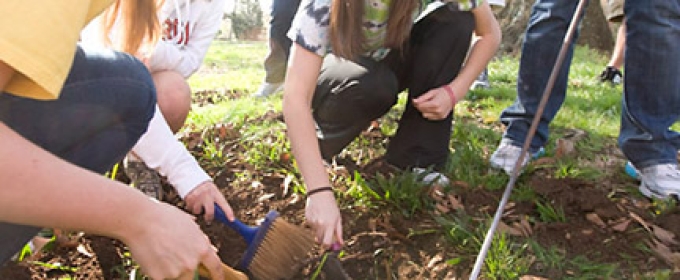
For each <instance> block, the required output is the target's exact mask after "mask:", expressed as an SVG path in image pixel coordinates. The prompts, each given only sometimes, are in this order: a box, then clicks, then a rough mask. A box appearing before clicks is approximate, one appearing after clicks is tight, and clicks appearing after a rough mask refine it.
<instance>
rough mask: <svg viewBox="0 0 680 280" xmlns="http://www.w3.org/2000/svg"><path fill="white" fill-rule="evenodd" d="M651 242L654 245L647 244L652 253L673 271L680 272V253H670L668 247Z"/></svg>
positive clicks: (655, 241) (657, 242)
mask: <svg viewBox="0 0 680 280" xmlns="http://www.w3.org/2000/svg"><path fill="white" fill-rule="evenodd" d="M652 241H653V242H654V244H649V246H650V247H651V248H652V251H654V252H655V253H657V254H658V255H659V256H660V257H661V258H662V259H663V260H664V261H665V262H666V263H667V264H668V265H669V266H672V267H673V269H674V270H675V271H678V270H680V253H678V252H673V251H671V249H670V248H668V246H666V245H664V244H662V243H661V242H659V241H657V240H652Z"/></svg>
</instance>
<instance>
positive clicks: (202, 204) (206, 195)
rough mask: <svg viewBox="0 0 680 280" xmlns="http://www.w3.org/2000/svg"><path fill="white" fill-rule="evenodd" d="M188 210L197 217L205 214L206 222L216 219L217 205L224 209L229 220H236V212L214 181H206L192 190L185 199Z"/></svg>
mask: <svg viewBox="0 0 680 280" xmlns="http://www.w3.org/2000/svg"><path fill="white" fill-rule="evenodd" d="M184 202H186V208H187V210H189V211H190V212H191V213H194V214H195V215H200V214H201V213H204V215H203V218H204V219H205V221H206V222H211V221H212V220H213V218H214V217H215V203H217V205H219V206H220V208H222V210H223V211H224V214H226V215H227V219H229V220H230V221H233V220H234V211H233V210H232V209H231V206H230V205H229V203H228V202H227V200H226V199H225V198H224V195H222V193H221V192H220V190H219V189H218V188H217V186H216V185H215V183H214V182H213V181H205V182H203V183H201V184H200V185H198V186H197V187H196V188H194V189H193V190H191V191H190V192H189V193H188V194H187V196H186V197H185V198H184Z"/></svg>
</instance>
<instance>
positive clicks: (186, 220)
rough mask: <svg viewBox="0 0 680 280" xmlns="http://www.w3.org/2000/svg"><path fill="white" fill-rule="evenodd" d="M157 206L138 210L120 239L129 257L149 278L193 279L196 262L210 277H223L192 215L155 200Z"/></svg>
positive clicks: (209, 246)
mask: <svg viewBox="0 0 680 280" xmlns="http://www.w3.org/2000/svg"><path fill="white" fill-rule="evenodd" d="M156 203H157V207H152V210H151V211H149V212H147V213H140V214H139V217H138V218H137V219H135V220H136V221H141V223H143V224H139V223H135V222H134V221H132V222H131V224H137V225H140V226H139V227H134V226H131V228H130V229H129V230H128V233H127V234H125V235H124V236H123V237H122V238H121V240H122V241H123V242H124V243H126V244H127V245H128V247H129V248H130V252H131V253H132V257H133V258H134V259H135V261H136V262H137V263H138V264H139V265H140V266H141V268H142V271H144V274H146V275H147V276H149V277H150V278H151V279H187V280H190V279H194V272H195V271H196V269H197V268H198V266H199V264H202V265H203V266H205V268H206V269H207V270H208V271H209V272H210V275H211V276H212V279H223V278H224V272H223V270H222V262H221V261H220V259H219V257H218V256H217V252H216V249H215V248H214V247H213V246H212V245H211V244H210V240H209V239H208V237H207V236H206V235H205V234H204V233H203V232H202V231H201V229H200V227H199V226H198V225H197V224H196V223H195V221H194V217H193V216H191V215H189V214H187V213H185V212H183V211H181V210H180V209H178V208H176V207H173V206H171V205H168V204H165V203H160V202H156Z"/></svg>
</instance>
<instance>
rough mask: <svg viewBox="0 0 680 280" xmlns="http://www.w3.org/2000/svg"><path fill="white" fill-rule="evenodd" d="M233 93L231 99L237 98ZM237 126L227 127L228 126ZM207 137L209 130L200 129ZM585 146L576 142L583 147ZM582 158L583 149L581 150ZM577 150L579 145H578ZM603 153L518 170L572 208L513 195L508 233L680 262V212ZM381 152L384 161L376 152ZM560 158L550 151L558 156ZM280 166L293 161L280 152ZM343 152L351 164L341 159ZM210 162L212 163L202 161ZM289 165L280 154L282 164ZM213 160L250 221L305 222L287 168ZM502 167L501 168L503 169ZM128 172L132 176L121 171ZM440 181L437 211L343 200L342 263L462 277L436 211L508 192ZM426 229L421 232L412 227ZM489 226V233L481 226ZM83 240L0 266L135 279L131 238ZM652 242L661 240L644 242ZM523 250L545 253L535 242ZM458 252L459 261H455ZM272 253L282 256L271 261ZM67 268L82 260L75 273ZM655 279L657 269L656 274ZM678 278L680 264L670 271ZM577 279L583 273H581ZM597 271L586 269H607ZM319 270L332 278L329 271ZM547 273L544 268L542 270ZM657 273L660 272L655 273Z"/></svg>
mask: <svg viewBox="0 0 680 280" xmlns="http://www.w3.org/2000/svg"><path fill="white" fill-rule="evenodd" d="M198 96H204V97H206V98H205V99H201V100H197V102H198V103H199V104H201V103H211V102H212V101H211V100H212V99H211V98H212V97H211V96H210V94H206V93H202V94H199V95H198ZM238 96H239V94H238V93H232V97H234V98H236V97H238ZM265 120H266V121H272V120H280V115H277V114H269V115H267V116H264V117H262V118H260V119H253V120H251V121H252V122H261V121H265ZM224 131H225V126H223V125H218V126H215V127H214V128H212V129H210V130H207V131H203V132H201V133H193V134H192V133H189V134H187V135H186V136H185V137H184V138H183V140H184V141H185V143H187V145H188V146H189V148H191V150H192V152H193V153H194V154H195V155H196V156H197V157H199V158H200V153H201V149H200V146H201V143H200V141H201V139H202V138H203V137H206V133H208V134H210V133H212V134H220V135H222V137H227V138H229V137H236V136H237V135H236V136H235V135H231V136H227V135H226V134H224ZM371 133H372V134H371V135H369V136H368V137H372V138H373V139H374V140H376V141H381V140H384V138H385V137H384V136H383V135H380V134H378V135H376V134H375V131H374V132H371ZM227 134H229V133H227ZM198 135H200V137H199V136H198ZM242 150H243V147H242V146H240V144H239V143H238V142H237V141H234V142H233V143H232V144H231V145H230V146H227V147H225V151H228V152H230V153H231V154H238V153H239V152H242ZM576 153H578V151H576ZM572 156H574V155H572ZM576 156H577V155H576ZM601 158H608V159H615V160H613V161H608V162H606V163H598V162H595V161H593V162H583V164H599V165H601V166H600V167H601V170H602V172H604V173H605V174H606V176H605V179H604V180H602V181H600V182H588V181H583V180H576V179H558V178H554V176H553V175H552V174H554V170H551V167H550V165H549V164H545V165H542V164H541V162H537V163H534V167H533V168H531V169H530V170H528V172H527V174H524V175H522V177H521V178H520V180H521V181H522V182H525V183H526V184H528V186H529V188H530V189H533V191H534V192H535V193H536V194H537V195H538V196H539V197H540V198H541V201H543V202H545V203H548V204H549V205H552V206H553V207H554V208H556V209H563V215H562V216H563V217H564V220H563V221H559V219H558V220H556V221H553V222H541V221H542V220H545V219H540V212H539V207H540V205H539V204H538V203H536V202H535V201H510V203H509V204H508V207H507V208H506V210H505V215H504V216H503V219H502V220H501V221H502V223H501V225H500V226H499V231H502V232H505V233H506V234H507V235H508V236H510V237H511V238H512V239H513V240H517V241H521V240H523V239H527V238H531V239H532V240H535V241H536V242H537V243H538V244H540V245H541V246H542V248H554V249H556V250H557V251H558V252H561V253H563V254H565V255H567V256H568V259H572V258H576V257H585V258H587V260H588V262H589V263H609V264H617V265H618V267H617V268H616V270H617V272H616V276H617V277H620V278H626V279H632V278H639V277H640V276H641V273H646V272H653V271H657V270H659V269H668V270H673V269H676V271H677V270H678V269H680V262H679V259H680V257H679V255H680V253H679V252H680V245H678V244H679V243H678V241H679V240H680V239H679V238H678V237H677V236H675V235H677V234H679V233H680V211H679V210H678V209H677V207H676V208H675V209H672V210H667V211H664V213H663V214H659V215H656V214H655V209H657V208H656V207H658V206H657V205H656V204H654V203H653V202H651V201H649V200H647V199H646V198H644V197H641V196H640V195H639V194H638V193H637V192H636V191H635V189H634V188H632V187H633V186H635V185H636V182H635V181H634V180H632V179H630V178H627V177H625V175H622V168H621V166H623V160H622V157H621V155H620V154H618V152H617V150H616V148H615V147H608V148H605V149H603V151H602V154H601ZM376 160H377V161H376V162H379V159H378V158H377V156H376ZM551 160H553V159H545V160H543V162H542V163H549V161H551ZM281 161H282V162H283V164H290V163H289V162H286V161H289V159H288V158H285V157H282V158H281ZM340 162H343V161H342V160H341V161H340ZM345 162H346V164H341V165H340V166H337V167H336V168H337V170H341V171H339V172H338V174H337V175H338V176H349V174H353V172H354V171H357V172H359V173H360V174H362V175H363V176H364V177H365V178H372V177H374V176H375V174H376V172H380V173H384V174H387V176H390V175H389V174H393V172H394V170H391V169H389V168H386V167H384V166H380V165H379V164H369V165H363V166H361V165H360V166H357V165H354V164H351V162H352V161H351V160H347V161H345ZM202 164H203V162H202ZM278 164H282V163H278ZM205 168H206V170H208V171H209V173H210V174H211V175H213V177H214V178H215V182H216V184H217V185H218V186H219V187H220V188H221V189H222V191H223V193H224V195H225V196H226V197H227V198H228V200H229V202H230V203H231V205H232V206H233V208H234V209H235V211H236V215H237V217H239V218H240V219H241V220H242V221H243V222H245V223H247V224H252V225H255V224H257V222H258V221H259V220H260V219H261V218H263V217H264V216H265V215H266V214H267V213H268V212H269V211H271V210H276V211H278V212H279V213H280V214H281V219H284V220H285V221H287V222H289V223H292V224H296V225H303V224H304V203H305V199H304V198H303V197H302V196H300V195H297V194H296V193H294V192H292V191H291V190H290V189H288V188H287V185H288V184H287V179H286V177H285V176H284V175H282V174H277V173H262V174H257V178H258V180H257V181H255V180H248V179H238V180H237V179H236V178H235V176H234V174H237V173H239V172H240V171H242V170H245V169H249V170H251V171H253V170H252V169H253V167H252V166H249V165H248V164H247V163H245V162H243V161H242V160H241V159H239V158H238V157H235V158H233V159H231V160H229V161H228V162H227V163H226V165H224V166H221V167H215V166H210V165H206V166H205ZM499 176H504V175H499ZM118 179H119V180H121V181H123V182H126V180H127V178H125V176H124V175H120V176H119V178H118ZM164 188H165V192H166V195H165V197H166V198H165V201H166V202H167V203H170V204H174V205H177V206H178V207H183V203H182V201H181V200H180V199H179V197H178V196H177V195H176V194H175V193H174V191H173V190H172V188H171V187H170V186H169V185H167V184H166V185H165V186H164ZM443 190H444V188H440V187H438V186H434V187H433V188H432V189H431V190H430V191H428V192H426V193H425V194H424V196H426V199H427V201H429V202H431V204H432V206H433V207H431V209H429V210H426V211H419V212H417V213H415V214H413V215H412V216H406V215H404V214H402V213H401V212H399V211H390V209H384V211H376V210H375V209H369V208H361V207H353V208H351V209H349V208H344V210H343V213H342V215H343V221H344V234H345V239H346V246H345V248H344V252H343V254H342V255H341V256H340V260H341V263H342V265H343V266H344V269H345V270H346V271H347V273H348V274H349V275H350V276H351V277H352V278H354V279H453V278H466V277H467V276H468V275H469V273H470V270H471V267H472V265H473V263H474V261H475V257H476V253H477V252H476V251H473V252H469V251H468V252H462V251H460V250H458V249H459V248H461V247H459V246H457V245H460V244H454V243H453V242H451V241H450V240H447V239H446V238H444V237H443V236H444V234H443V233H442V232H443V231H444V229H443V228H442V227H441V225H440V224H439V223H437V221H436V218H437V217H440V216H442V215H451V214H452V213H453V212H454V211H461V210H463V211H465V213H467V215H466V216H467V217H471V218H472V223H474V224H476V225H484V224H485V223H488V221H490V217H492V216H493V214H494V213H495V211H496V207H497V206H498V202H499V200H500V197H501V196H502V192H503V190H493V191H492V190H488V189H487V188H484V187H483V186H470V185H468V183H467V182H462V181H454V183H453V184H452V192H444V191H443ZM199 223H200V224H201V226H202V227H203V229H204V230H205V232H206V233H207V234H208V236H209V237H210V238H211V240H212V241H213V243H214V245H215V246H216V247H217V248H218V249H219V255H220V257H221V258H222V260H223V261H224V262H225V263H227V264H230V265H233V266H237V265H238V263H239V260H240V258H241V255H242V253H243V252H244V250H245V249H246V244H245V242H244V241H243V240H242V239H241V237H240V236H239V235H238V234H236V233H235V232H234V231H232V230H230V229H229V228H227V227H225V226H223V225H221V224H219V223H217V222H214V223H212V224H210V225H207V224H205V223H204V222H203V221H202V220H199ZM415 232H417V233H419V234H413V233H415ZM482 232H483V231H482ZM75 241H77V243H76V244H75V245H74V246H57V247H56V248H55V249H53V250H47V251H45V252H41V253H40V254H38V255H35V256H33V257H32V258H31V261H39V262H40V263H48V264H52V265H51V266H48V265H41V264H38V263H35V262H33V263H32V262H26V261H25V262H22V263H15V262H12V263H9V264H7V265H6V266H5V267H4V268H2V269H1V270H0V279H15V280H23V279H59V278H60V277H66V276H70V277H72V279H128V278H129V273H130V272H131V270H132V267H133V265H134V264H133V263H132V262H131V261H130V258H129V256H128V255H127V253H126V250H125V247H124V245H123V244H122V243H120V242H118V241H116V240H112V239H109V238H106V237H100V236H92V235H87V234H85V235H81V236H76V237H75ZM643 248H652V249H646V250H645V249H643ZM524 253H525V254H526V255H531V254H536V253H537V252H535V251H533V249H532V248H531V247H530V248H527V249H526V251H525V252H524ZM319 255H320V254H319V253H318V252H313V253H311V254H310V256H309V258H308V259H307V260H305V261H304V262H302V264H301V268H300V269H299V270H298V271H297V272H296V275H295V276H294V277H293V279H310V278H312V277H313V275H314V273H315V271H316V268H317V265H318V264H319V260H320V258H319ZM455 259H459V260H460V262H458V263H456V264H454V263H453V262H451V263H448V262H447V261H448V260H455ZM272 261H275V260H272ZM530 267H531V268H530V270H529V272H528V273H527V274H526V275H527V277H529V275H533V276H536V277H543V278H547V279H564V278H569V277H572V276H574V275H581V273H583V272H582V271H575V270H574V269H578V267H577V266H570V265H569V264H566V263H565V264H563V266H561V269H555V266H553V267H552V268H549V267H547V266H545V265H544V264H542V263H540V262H532V263H531V266H530ZM59 268H75V271H66V270H63V269H59ZM648 277H649V276H648ZM673 277H675V278H674V279H680V275H679V274H675V275H673ZM575 278H576V279H579V278H578V277H575ZM599 278H601V277H594V278H589V279H599ZM318 279H330V278H328V277H324V275H320V276H319V278H318ZM533 279H540V278H533ZM647 279H653V277H650V278H647Z"/></svg>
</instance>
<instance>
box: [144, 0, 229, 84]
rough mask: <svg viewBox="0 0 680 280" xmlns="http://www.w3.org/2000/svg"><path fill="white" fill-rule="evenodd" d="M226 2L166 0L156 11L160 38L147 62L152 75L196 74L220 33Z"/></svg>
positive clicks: (223, 0) (186, 75) (221, 0)
mask: <svg viewBox="0 0 680 280" xmlns="http://www.w3.org/2000/svg"><path fill="white" fill-rule="evenodd" d="M225 5H226V0H166V1H165V4H163V7H162V8H161V10H160V11H159V15H158V18H159V19H160V20H161V29H162V31H163V38H162V40H160V41H159V42H158V44H157V45H156V49H155V50H154V51H153V53H152V55H151V57H150V59H149V68H150V69H151V71H152V72H154V71H160V70H174V71H177V72H179V73H180V74H182V76H184V77H185V78H188V77H189V76H191V74H193V73H194V72H196V70H198V68H199V67H200V66H201V63H202V62H203V58H204V57H205V54H206V53H207V52H208V47H210V43H211V42H212V41H213V39H214V38H215V35H217V31H218V30H219V29H220V25H221V23H222V18H223V17H224V6H225Z"/></svg>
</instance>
